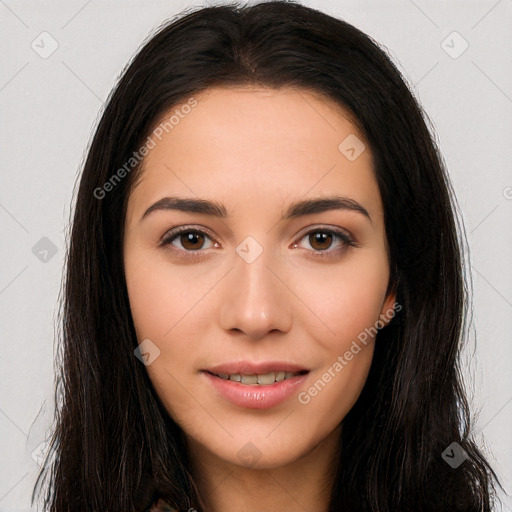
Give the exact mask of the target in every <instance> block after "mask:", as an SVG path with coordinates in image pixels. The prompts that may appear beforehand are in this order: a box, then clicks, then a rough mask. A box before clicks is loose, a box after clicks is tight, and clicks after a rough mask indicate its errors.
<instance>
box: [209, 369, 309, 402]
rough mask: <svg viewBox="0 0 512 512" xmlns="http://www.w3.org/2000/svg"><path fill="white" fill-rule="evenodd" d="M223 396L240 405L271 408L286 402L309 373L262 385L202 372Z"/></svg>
mask: <svg viewBox="0 0 512 512" xmlns="http://www.w3.org/2000/svg"><path fill="white" fill-rule="evenodd" d="M201 373H202V374H203V375H204V376H205V377H206V378H207V379H208V380H209V382H210V384H211V385H212V386H213V388H214V390H215V391H216V392H217V393H218V394H220V395H221V396H222V397H224V398H225V399H227V400H228V401H230V402H231V403H232V404H234V405H237V406H239V407H247V408H249V409H270V408H271V407H275V406H276V405H278V404H280V403H282V402H284V401H285V400H286V399H287V398H289V397H290V396H291V395H292V394H293V393H294V392H295V391H296V390H297V388H298V387H299V386H300V385H301V384H303V382H304V381H305V380H306V378H307V376H308V374H307V373H306V374H304V375H297V376H296V377H292V378H291V379H286V380H282V381H280V382H275V383H274V384H269V385H264V386H261V385H259V384H240V383H239V382H236V381H232V380H225V379H221V378H220V377H217V376H216V375H212V374H211V373H208V372H205V371H203V372H201Z"/></svg>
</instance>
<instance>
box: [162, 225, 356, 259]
mask: <svg viewBox="0 0 512 512" xmlns="http://www.w3.org/2000/svg"><path fill="white" fill-rule="evenodd" d="M317 231H318V232H322V231H323V232H329V233H331V234H333V235H334V236H337V237H338V238H340V239H341V241H342V247H341V248H337V249H327V250H325V251H315V250H309V252H312V253H314V254H315V255H316V256H322V255H325V257H328V256H329V255H331V254H334V253H337V252H339V251H340V250H341V251H342V250H344V249H347V248H348V247H350V246H352V247H358V246H359V244H358V243H357V241H356V240H355V238H354V237H353V236H352V235H351V234H350V233H349V232H348V231H347V230H346V229H343V228H340V227H339V226H329V225H322V224H311V225H309V226H306V227H305V228H304V229H303V230H301V232H300V233H299V234H298V235H297V236H296V240H297V241H295V242H293V247H294V248H295V247H297V245H298V243H300V241H301V240H302V239H303V238H304V237H306V236H307V235H309V234H311V233H314V232H317ZM187 232H196V233H200V234H202V235H206V236H207V237H208V238H210V239H212V240H213V242H214V243H218V242H217V241H216V239H215V237H214V236H213V235H212V233H211V231H210V230H209V229H208V228H206V227H204V226H201V225H197V224H192V225H188V224H185V225H182V226H176V227H174V228H171V229H170V230H168V231H167V232H166V233H165V234H164V235H163V237H162V238H161V240H160V242H159V244H158V245H159V246H163V247H164V249H166V248H167V246H169V247H170V248H171V250H175V251H177V252H180V253H183V254H185V255H190V256H194V255H198V254H199V253H203V252H206V249H197V250H194V251H186V250H181V249H175V248H174V247H173V246H172V245H171V242H172V241H173V240H174V239H175V238H176V237H177V236H179V235H181V234H182V233H187ZM185 257H186V256H185Z"/></svg>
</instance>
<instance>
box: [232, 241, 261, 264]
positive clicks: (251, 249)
mask: <svg viewBox="0 0 512 512" xmlns="http://www.w3.org/2000/svg"><path fill="white" fill-rule="evenodd" d="M236 252H237V253H238V255H239V256H240V257H241V258H242V259H243V260H244V261H245V262H246V263H252V262H253V261H255V260H256V258H258V256H259V255H260V254H261V253H262V252H263V247H262V246H261V245H260V244H259V243H258V242H256V240H255V239H254V238H253V237H252V236H248V237H246V238H244V239H243V240H242V242H240V243H239V244H238V245H237V247H236Z"/></svg>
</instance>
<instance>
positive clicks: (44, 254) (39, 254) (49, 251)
mask: <svg viewBox="0 0 512 512" xmlns="http://www.w3.org/2000/svg"><path fill="white" fill-rule="evenodd" d="M32 254H33V255H34V256H36V258H37V259H38V260H39V261H42V262H43V263H48V262H49V261H50V260H51V259H52V258H53V257H54V256H55V255H56V254H57V246H56V245H55V244H54V243H53V242H52V241H51V240H50V239H49V238H47V237H45V236H43V238H41V239H40V240H39V241H38V242H37V243H36V244H35V245H34V247H32Z"/></svg>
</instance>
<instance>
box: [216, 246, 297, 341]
mask: <svg viewBox="0 0 512 512" xmlns="http://www.w3.org/2000/svg"><path fill="white" fill-rule="evenodd" d="M267 243H268V239H267ZM236 253H237V255H236V257H235V258H234V268H233V270H232V272H230V277H229V279H228V282H227V283H226V285H227V286H226V287H225V288H224V290H223V296H222V299H221V300H222V306H221V315H220V320H221V326H222V328H223V329H226V330H232V329H236V330H239V331H243V332H244V333H245V334H247V335H248V336H249V337H251V338H259V337H263V336H265V335H266V333H268V332H270V331H272V330H276V329H278V330H283V331H285V330H287V329H288V328H289V326H290V323H291V314H290V311H289V308H288V304H289V298H288V300H287V298H286V291H285V290H284V288H285V287H284V285H283V284H282V283H281V282H280V280H279V279H278V278H277V277H276V276H275V275H274V273H275V272H276V271H275V270H271V269H272V268H273V267H276V266H278V265H274V262H273V258H272V255H273V254H274V251H273V249H272V248H271V247H263V245H262V244H260V243H259V242H258V241H257V240H256V239H255V238H254V237H251V236H249V237H246V238H245V239H244V240H243V241H242V242H241V243H240V244H239V245H238V246H237V247H236ZM269 267H270V268H269Z"/></svg>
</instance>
